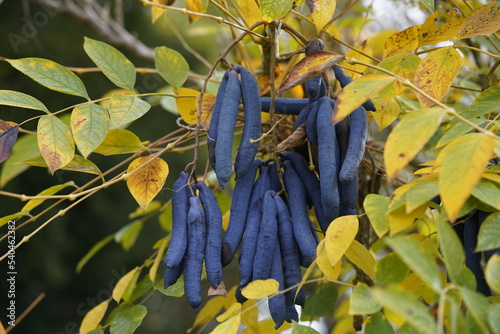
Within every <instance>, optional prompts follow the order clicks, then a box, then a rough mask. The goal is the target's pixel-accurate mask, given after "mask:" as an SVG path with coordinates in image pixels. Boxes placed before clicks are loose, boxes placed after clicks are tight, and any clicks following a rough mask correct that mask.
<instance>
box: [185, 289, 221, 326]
mask: <svg viewBox="0 0 500 334" xmlns="http://www.w3.org/2000/svg"><path fill="white" fill-rule="evenodd" d="M224 302H225V298H224V297H223V296H217V297H213V298H210V299H209V300H208V301H207V303H206V304H205V306H203V308H202V309H201V310H200V312H198V314H197V315H196V319H194V323H193V326H192V327H191V329H190V330H193V329H194V328H196V327H198V326H199V325H203V324H206V323H207V322H209V321H211V320H212V319H213V318H215V316H216V315H217V314H218V313H219V312H220V310H222V308H223V307H224ZM188 332H189V331H188Z"/></svg>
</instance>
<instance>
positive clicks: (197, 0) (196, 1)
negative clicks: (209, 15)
mask: <svg viewBox="0 0 500 334" xmlns="http://www.w3.org/2000/svg"><path fill="white" fill-rule="evenodd" d="M207 5H208V1H207V0H186V9H187V10H190V11H192V12H197V13H205V12H206V11H207ZM200 17H201V16H199V15H192V14H189V22H191V23H193V22H194V21H196V20H198V19H199V18H200Z"/></svg>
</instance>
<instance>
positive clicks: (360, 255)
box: [345, 240, 375, 281]
mask: <svg viewBox="0 0 500 334" xmlns="http://www.w3.org/2000/svg"><path fill="white" fill-rule="evenodd" d="M345 256H346V257H347V259H348V260H349V261H351V263H353V264H354V265H356V267H358V268H359V269H361V270H362V271H363V272H364V273H365V274H367V275H368V277H370V278H371V279H372V280H374V281H375V258H374V257H373V255H372V253H370V251H369V250H368V249H366V247H365V246H363V245H362V244H361V243H359V242H358V241H357V240H353V241H352V243H351V245H350V246H349V248H348V249H347V251H346V252H345Z"/></svg>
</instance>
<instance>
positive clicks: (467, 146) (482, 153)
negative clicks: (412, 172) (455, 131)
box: [436, 133, 494, 222]
mask: <svg viewBox="0 0 500 334" xmlns="http://www.w3.org/2000/svg"><path fill="white" fill-rule="evenodd" d="M493 147H494V140H493V137H492V136H490V135H487V134H484V133H471V134H467V135H463V136H461V137H459V138H457V139H456V140H454V141H452V142H451V143H450V144H449V145H448V146H446V147H445V148H444V149H443V150H442V151H441V152H440V153H439V155H438V157H437V160H436V164H437V165H438V166H439V165H440V166H441V168H440V170H439V193H440V194H441V201H442V202H443V206H444V209H445V210H446V213H447V214H448V218H449V220H450V221H452V222H454V221H455V219H456V218H457V215H458V212H459V211H460V209H461V208H462V205H463V204H464V203H465V202H466V201H467V199H468V198H469V196H470V194H471V192H472V190H473V189H474V187H475V186H476V184H477V183H478V182H479V180H480V179H481V176H482V175H483V173H484V171H485V168H486V166H487V163H488V160H489V159H490V158H491V156H492V154H493Z"/></svg>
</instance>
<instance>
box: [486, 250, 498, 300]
mask: <svg viewBox="0 0 500 334" xmlns="http://www.w3.org/2000/svg"><path fill="white" fill-rule="evenodd" d="M484 273H485V276H486V281H487V282H488V285H489V286H490V288H491V289H492V290H493V291H495V292H496V293H500V255H498V254H493V256H492V257H490V259H489V260H488V263H487V264H486V268H485V271H484Z"/></svg>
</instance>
